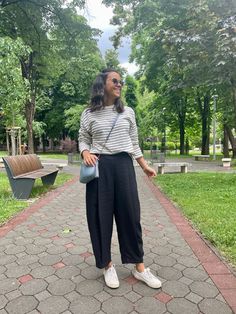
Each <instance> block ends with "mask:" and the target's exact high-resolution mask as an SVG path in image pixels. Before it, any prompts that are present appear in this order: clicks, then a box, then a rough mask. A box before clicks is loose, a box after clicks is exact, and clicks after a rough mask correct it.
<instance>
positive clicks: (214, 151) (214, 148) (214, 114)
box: [212, 94, 218, 160]
mask: <svg viewBox="0 0 236 314" xmlns="http://www.w3.org/2000/svg"><path fill="white" fill-rule="evenodd" d="M212 98H213V160H216V102H217V99H218V95H217V94H215V95H213V96H212Z"/></svg>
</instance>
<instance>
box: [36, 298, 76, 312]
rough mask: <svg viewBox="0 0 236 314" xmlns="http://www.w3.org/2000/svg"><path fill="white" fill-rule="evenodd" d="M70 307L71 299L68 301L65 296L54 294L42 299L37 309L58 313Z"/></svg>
mask: <svg viewBox="0 0 236 314" xmlns="http://www.w3.org/2000/svg"><path fill="white" fill-rule="evenodd" d="M68 307H69V301H67V300H66V299H65V298H64V297H58V296H52V297H49V298H47V299H45V300H43V301H41V302H40V303H39V306H38V308H37V309H38V311H39V312H40V313H43V314H58V313H62V312H63V311H66V310H67V309H68ZM77 313H80V312H77Z"/></svg>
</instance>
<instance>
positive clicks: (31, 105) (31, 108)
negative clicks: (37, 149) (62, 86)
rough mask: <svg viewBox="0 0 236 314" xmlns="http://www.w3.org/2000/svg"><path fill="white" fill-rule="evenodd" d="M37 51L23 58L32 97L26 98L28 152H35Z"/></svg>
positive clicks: (23, 68)
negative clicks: (35, 64) (34, 124)
mask: <svg viewBox="0 0 236 314" xmlns="http://www.w3.org/2000/svg"><path fill="white" fill-rule="evenodd" d="M34 55H35V52H31V53H30V55H29V59H28V60H27V61H25V60H23V59H21V60H20V62H21V72H22V77H23V78H26V79H27V80H29V83H30V90H31V97H30V99H27V100H26V103H25V117H26V129H27V137H28V153H29V154H32V153H34V137H33V121H34V114H35V98H36V96H35V95H36V79H35V70H34V66H33V65H34V64H33V59H34Z"/></svg>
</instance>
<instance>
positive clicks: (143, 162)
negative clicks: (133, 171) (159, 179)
mask: <svg viewBox="0 0 236 314" xmlns="http://www.w3.org/2000/svg"><path fill="white" fill-rule="evenodd" d="M136 160H137V162H138V164H139V165H140V167H141V168H142V169H143V171H144V173H146V175H147V176H148V177H155V176H156V175H157V173H156V170H155V169H153V168H151V167H150V166H149V165H148V164H147V162H146V160H145V159H144V158H143V157H139V158H136Z"/></svg>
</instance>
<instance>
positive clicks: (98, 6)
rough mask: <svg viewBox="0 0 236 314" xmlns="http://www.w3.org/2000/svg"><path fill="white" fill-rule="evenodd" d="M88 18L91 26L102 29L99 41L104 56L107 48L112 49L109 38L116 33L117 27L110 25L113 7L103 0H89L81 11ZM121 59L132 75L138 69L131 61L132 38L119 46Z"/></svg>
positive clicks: (121, 62) (126, 39)
mask: <svg viewBox="0 0 236 314" xmlns="http://www.w3.org/2000/svg"><path fill="white" fill-rule="evenodd" d="M80 14H82V15H84V16H85V17H86V19H87V20H88V23H89V25H90V26H91V27H94V28H98V29H100V30H101V31H102V32H103V33H102V35H101V37H100V38H99V41H98V46H99V49H100V50H101V52H102V54H103V56H104V53H105V51H106V50H107V49H112V48H113V47H112V42H111V41H110V40H109V38H110V37H111V36H112V35H113V34H114V32H115V30H116V27H115V26H114V25H110V19H111V18H112V15H113V13H112V8H107V7H106V6H105V5H103V4H102V0H87V7H86V9H84V10H82V11H80ZM118 52H119V61H120V64H121V65H122V66H123V67H124V68H126V69H127V71H128V73H129V74H130V75H132V74H134V72H135V71H137V66H136V65H135V64H134V63H129V60H128V59H129V54H130V40H129V38H125V39H124V40H123V42H122V47H120V48H119V50H118Z"/></svg>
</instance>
